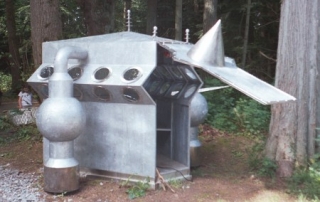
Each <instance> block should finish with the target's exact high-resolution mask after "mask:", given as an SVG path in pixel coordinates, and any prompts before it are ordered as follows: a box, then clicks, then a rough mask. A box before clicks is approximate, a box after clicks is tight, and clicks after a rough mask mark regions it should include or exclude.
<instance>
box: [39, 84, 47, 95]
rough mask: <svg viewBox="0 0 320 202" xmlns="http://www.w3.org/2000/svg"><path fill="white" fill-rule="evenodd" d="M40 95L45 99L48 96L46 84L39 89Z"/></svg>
mask: <svg viewBox="0 0 320 202" xmlns="http://www.w3.org/2000/svg"><path fill="white" fill-rule="evenodd" d="M39 90H40V93H41V94H42V95H43V97H45V98H47V97H48V96H49V88H48V85H47V84H43V85H41V86H40V87H39Z"/></svg>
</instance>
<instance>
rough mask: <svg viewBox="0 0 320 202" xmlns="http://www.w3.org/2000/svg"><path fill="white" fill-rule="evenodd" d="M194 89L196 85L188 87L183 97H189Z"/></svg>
mask: <svg viewBox="0 0 320 202" xmlns="http://www.w3.org/2000/svg"><path fill="white" fill-rule="evenodd" d="M196 90H197V87H196V86H191V87H189V88H188V90H187V91H186V93H185V94H184V97H185V98H188V97H190V96H191V95H192V94H193V93H194V92H195V91H196Z"/></svg>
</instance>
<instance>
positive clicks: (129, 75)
mask: <svg viewBox="0 0 320 202" xmlns="http://www.w3.org/2000/svg"><path fill="white" fill-rule="evenodd" d="M139 76H140V71H139V70H138V69H136V68H132V69H128V70H127V71H125V72H124V74H123V78H124V79H125V80H127V81H133V80H135V79H137V78H138V77H139Z"/></svg>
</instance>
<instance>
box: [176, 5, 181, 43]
mask: <svg viewBox="0 0 320 202" xmlns="http://www.w3.org/2000/svg"><path fill="white" fill-rule="evenodd" d="M174 30H175V39H176V40H179V41H181V39H182V0H176V12H175V23H174Z"/></svg>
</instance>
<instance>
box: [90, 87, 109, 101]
mask: <svg viewBox="0 0 320 202" xmlns="http://www.w3.org/2000/svg"><path fill="white" fill-rule="evenodd" d="M93 93H94V95H95V96H97V98H99V99H100V100H103V101H109V100H110V98H111V95H110V93H109V91H108V90H107V89H105V88H103V87H101V86H96V87H94V89H93Z"/></svg>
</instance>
